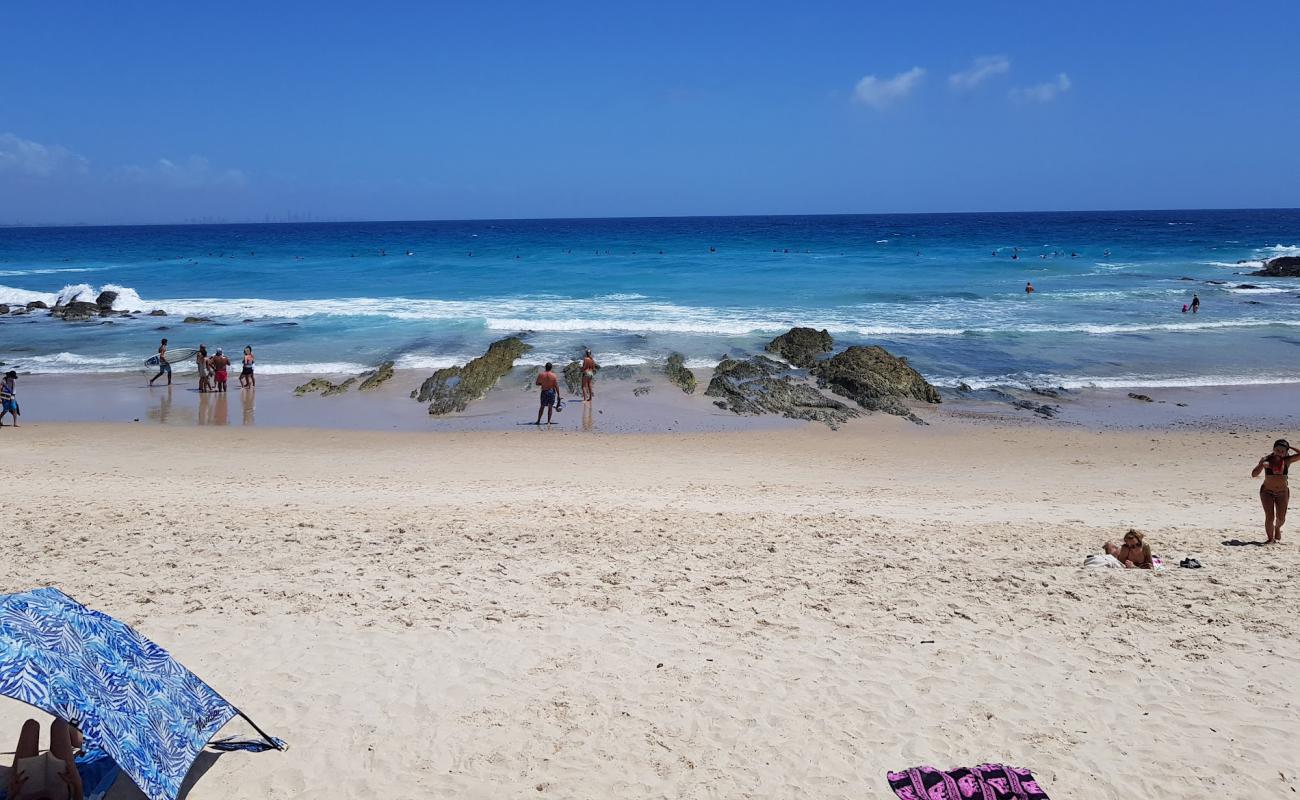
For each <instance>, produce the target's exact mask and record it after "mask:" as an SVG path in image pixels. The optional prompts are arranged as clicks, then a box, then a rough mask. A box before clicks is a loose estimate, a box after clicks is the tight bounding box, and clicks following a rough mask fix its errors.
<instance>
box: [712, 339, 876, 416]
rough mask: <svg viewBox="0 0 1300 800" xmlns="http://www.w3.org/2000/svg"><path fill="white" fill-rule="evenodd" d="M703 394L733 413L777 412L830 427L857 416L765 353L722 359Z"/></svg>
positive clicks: (855, 412) (850, 409)
mask: <svg viewBox="0 0 1300 800" xmlns="http://www.w3.org/2000/svg"><path fill="white" fill-rule="evenodd" d="M704 394H705V396H706V397H717V398H720V399H718V400H715V401H714V403H713V404H714V405H715V406H717V407H718V408H722V409H726V410H728V411H733V412H735V413H737V414H780V415H781V416H783V417H788V418H790V419H804V420H811V421H815V422H824V423H826V424H827V425H829V426H831V427H832V428H835V427H838V426H839V425H840V424H841V423H843V422H846V421H848V420H849V419H852V418H853V417H856V416H858V412H857V411H856V410H854V409H852V408H849V407H848V406H846V405H844V404H843V403H841V402H840V401H838V400H832V399H831V398H829V397H827V396H826V395H824V394H822V393H821V392H819V391H817V390H816V389H814V388H813V387H812V386H809V385H808V384H807V383H805V382H804V381H802V380H798V379H796V378H794V377H793V376H791V375H790V374H789V368H788V367H786V365H785V364H782V363H780V362H779V361H774V360H773V359H770V358H767V357H766V356H753V357H752V358H748V359H745V360H744V361H738V360H736V359H730V358H728V359H723V360H722V361H721V362H719V363H718V366H717V367H716V368H715V369H714V371H713V378H712V379H711V380H710V381H709V386H708V388H707V389H705V390H704Z"/></svg>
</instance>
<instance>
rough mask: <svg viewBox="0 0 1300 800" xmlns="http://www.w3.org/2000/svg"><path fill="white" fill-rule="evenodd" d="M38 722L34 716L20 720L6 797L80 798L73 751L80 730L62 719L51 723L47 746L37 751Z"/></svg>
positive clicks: (18, 799) (23, 799)
mask: <svg viewBox="0 0 1300 800" xmlns="http://www.w3.org/2000/svg"><path fill="white" fill-rule="evenodd" d="M40 738H41V724H40V723H39V722H37V721H36V720H34V719H29V720H27V721H26V722H24V723H23V729H22V733H20V734H19V735H18V746H17V747H16V748H14V765H13V769H11V770H10V771H9V794H8V797H9V800H55V798H60V799H61V798H64V797H66V798H69V800H82V797H84V794H83V790H82V787H81V773H79V772H77V762H76V750H77V748H79V747H81V744H82V738H81V731H79V730H77V729H76V727H75V726H73V725H69V724H68V723H66V722H64V721H63V720H61V719H56V720H54V721H53V722H51V723H50V749H49V751H48V752H46V753H41V751H40Z"/></svg>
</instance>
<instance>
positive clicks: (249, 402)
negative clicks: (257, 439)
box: [239, 387, 257, 425]
mask: <svg viewBox="0 0 1300 800" xmlns="http://www.w3.org/2000/svg"><path fill="white" fill-rule="evenodd" d="M256 397H257V389H255V388H248V387H245V388H244V390H243V391H242V392H240V393H239V400H240V402H242V403H243V404H244V424H245V425H252V424H253V412H254V411H255V410H256V403H255V402H254V400H255V399H256Z"/></svg>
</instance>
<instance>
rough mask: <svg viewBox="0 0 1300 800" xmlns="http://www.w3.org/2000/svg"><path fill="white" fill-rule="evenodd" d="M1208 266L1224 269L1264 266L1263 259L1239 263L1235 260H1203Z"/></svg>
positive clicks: (1258, 267)
mask: <svg viewBox="0 0 1300 800" xmlns="http://www.w3.org/2000/svg"><path fill="white" fill-rule="evenodd" d="M1201 263H1202V264H1205V265H1206V266H1208V267H1222V268H1224V269H1260V268H1261V267H1263V266H1264V262H1263V261H1242V262H1241V263H1240V264H1238V263H1237V262H1235V261H1202V262H1201Z"/></svg>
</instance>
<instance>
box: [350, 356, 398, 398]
mask: <svg viewBox="0 0 1300 800" xmlns="http://www.w3.org/2000/svg"><path fill="white" fill-rule="evenodd" d="M359 377H360V378H361V385H360V386H358V387H357V391H358V392H368V391H370V390H371V389H378V388H379V387H380V386H381V385H382V384H383V383H384V382H385V381H387V380H388V379H389V378H391V377H393V362H391V361H385V362H384V363H382V364H380V365H379V366H377V367H375V368H374V369H373V370H371V371H370V372H363V373H361V375H360V376H359Z"/></svg>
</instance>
